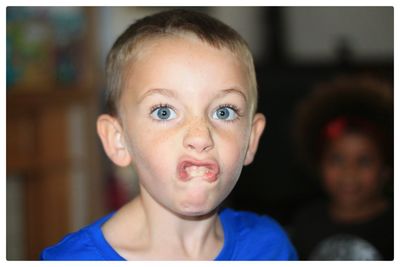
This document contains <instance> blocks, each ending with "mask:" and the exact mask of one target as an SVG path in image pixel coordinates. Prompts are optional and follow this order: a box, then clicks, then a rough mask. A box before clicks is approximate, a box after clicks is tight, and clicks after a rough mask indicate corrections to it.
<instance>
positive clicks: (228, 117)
mask: <svg viewBox="0 0 400 267" xmlns="http://www.w3.org/2000/svg"><path fill="white" fill-rule="evenodd" d="M237 117H238V115H237V112H236V110H235V109H234V108H231V107H220V108H218V109H217V110H216V111H215V112H214V114H213V115H212V118H213V119H216V120H225V121H232V120H235V119H237Z"/></svg>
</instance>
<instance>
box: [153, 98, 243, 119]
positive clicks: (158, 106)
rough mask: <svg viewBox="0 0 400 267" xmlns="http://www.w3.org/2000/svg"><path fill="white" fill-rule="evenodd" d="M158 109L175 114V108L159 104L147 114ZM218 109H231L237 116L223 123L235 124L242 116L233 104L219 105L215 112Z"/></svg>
mask: <svg viewBox="0 0 400 267" xmlns="http://www.w3.org/2000/svg"><path fill="white" fill-rule="evenodd" d="M158 108H170V109H172V110H173V111H175V112H176V110H175V108H174V107H173V106H171V105H169V104H162V103H160V104H157V105H154V106H152V107H151V108H150V113H149V114H150V115H151V114H152V113H153V112H154V111H155V110H157V109H158ZM220 108H230V109H232V110H233V111H234V112H235V113H236V115H237V118H236V119H234V120H225V121H224V122H227V123H232V122H235V121H236V120H239V119H240V118H241V117H243V114H242V112H241V110H240V108H239V107H238V106H236V105H233V104H222V105H219V106H218V107H217V108H216V109H215V110H218V109H220ZM150 117H151V116H150ZM155 121H159V120H155Z"/></svg>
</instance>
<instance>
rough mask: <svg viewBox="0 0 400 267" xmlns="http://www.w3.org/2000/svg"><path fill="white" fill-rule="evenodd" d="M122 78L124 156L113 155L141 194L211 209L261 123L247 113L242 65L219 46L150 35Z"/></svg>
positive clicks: (197, 210) (250, 150)
mask: <svg viewBox="0 0 400 267" xmlns="http://www.w3.org/2000/svg"><path fill="white" fill-rule="evenodd" d="M145 44H146V43H145ZM145 44H143V47H145ZM124 77H125V79H124V88H123V91H122V95H121V99H120V111H121V112H120V113H121V121H122V127H121V129H123V130H122V131H123V135H122V138H123V139H122V141H120V143H119V144H120V145H121V146H122V147H123V148H125V149H126V151H127V153H128V154H124V155H125V156H126V157H128V159H127V158H124V159H125V161H123V164H120V162H119V161H118V160H114V159H113V158H112V157H111V158H112V159H113V161H114V162H115V163H117V164H119V165H126V164H128V162H131V161H132V163H133V165H134V166H135V169H136V171H137V173H138V175H139V179H140V185H141V190H142V194H147V195H150V196H151V198H152V199H154V200H155V201H156V202H157V203H158V204H160V205H162V206H163V207H165V208H167V209H169V210H171V211H173V212H175V213H177V214H180V215H186V216H196V215H204V214H207V213H209V212H210V211H212V210H214V209H215V208H216V207H217V206H218V205H219V204H220V203H221V202H222V200H223V199H224V198H225V197H226V196H227V195H228V194H229V193H230V191H231V190H232V189H233V187H234V185H235V184H236V182H237V180H238V178H239V175H240V172H241V169H242V166H243V164H249V163H251V161H252V160H253V157H254V154H255V152H256V149H257V145H258V140H259V137H260V136H261V134H262V131H263V129H264V126H265V119H264V116H263V115H261V114H256V115H255V116H254V117H252V116H251V115H250V114H249V112H250V106H251V101H255V100H254V99H250V98H249V96H250V93H249V88H248V82H247V81H248V79H247V76H246V71H245V69H244V66H243V64H241V63H240V62H239V61H238V60H237V58H236V57H235V56H233V54H232V53H231V52H230V51H229V50H227V49H216V48H213V47H211V46H209V45H208V44H205V43H203V42H201V41H199V40H198V39H196V38H189V37H187V38H186V37H173V38H172V37H171V38H163V39H157V40H155V41H154V40H153V42H152V43H151V44H150V45H149V46H146V48H145V49H144V51H143V53H141V54H140V56H139V57H138V58H136V59H135V61H134V63H133V64H130V66H129V68H128V69H126V72H125V76H124ZM99 121H100V119H99ZM113 123H114V125H115V123H117V122H116V121H114V122H113ZM114 128H119V126H118V125H117V126H116V127H114ZM100 135H101V134H100ZM103 143H104V142H103ZM121 143H122V144H121ZM106 150H107V149H106ZM115 155H116V154H115ZM143 191H145V192H143Z"/></svg>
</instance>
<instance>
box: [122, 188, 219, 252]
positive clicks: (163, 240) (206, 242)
mask: <svg viewBox="0 0 400 267" xmlns="http://www.w3.org/2000/svg"><path fill="white" fill-rule="evenodd" d="M129 213H130V214H134V217H135V218H132V221H135V225H136V227H139V228H137V229H138V231H137V233H140V240H142V242H144V243H145V244H146V245H145V247H147V249H148V251H149V252H152V253H151V254H154V255H159V256H157V258H160V259H186V260H187V259H212V258H214V257H215V256H217V253H218V251H220V249H221V247H222V243H223V230H222V227H221V225H220V222H219V219H218V216H217V213H216V211H214V212H212V213H210V214H208V215H205V216H197V217H184V216H180V215H178V214H176V213H174V212H172V211H170V210H168V209H166V208H165V207H163V206H162V205H160V204H159V203H157V202H156V201H154V199H153V198H152V197H151V196H150V195H149V194H148V193H147V192H146V190H143V189H142V190H141V194H140V195H139V196H138V197H137V198H136V199H135V200H134V201H133V202H132V205H131V208H130V212H129Z"/></svg>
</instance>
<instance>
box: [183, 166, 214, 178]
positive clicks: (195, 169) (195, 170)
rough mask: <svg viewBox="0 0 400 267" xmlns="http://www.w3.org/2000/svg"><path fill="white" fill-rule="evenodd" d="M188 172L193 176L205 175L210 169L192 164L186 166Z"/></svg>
mask: <svg viewBox="0 0 400 267" xmlns="http://www.w3.org/2000/svg"><path fill="white" fill-rule="evenodd" d="M185 170H186V172H187V173H188V175H189V176H191V177H199V176H205V175H206V174H207V172H208V171H209V169H208V168H207V167H204V166H190V167H186V168H185Z"/></svg>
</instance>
